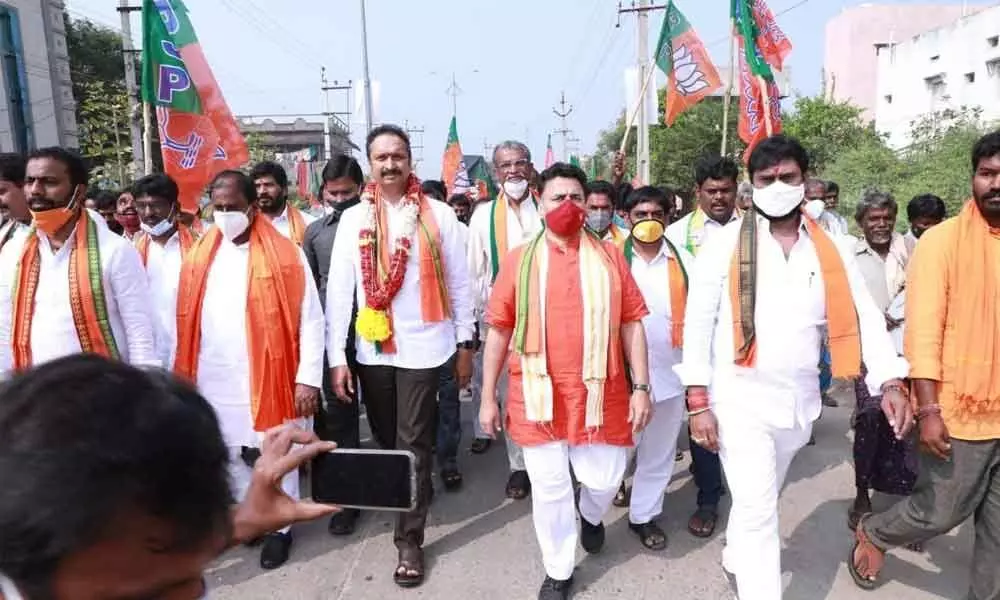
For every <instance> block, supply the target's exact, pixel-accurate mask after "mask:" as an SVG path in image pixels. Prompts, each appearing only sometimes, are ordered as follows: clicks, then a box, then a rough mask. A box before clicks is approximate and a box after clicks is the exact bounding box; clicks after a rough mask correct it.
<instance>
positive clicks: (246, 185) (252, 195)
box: [208, 169, 257, 204]
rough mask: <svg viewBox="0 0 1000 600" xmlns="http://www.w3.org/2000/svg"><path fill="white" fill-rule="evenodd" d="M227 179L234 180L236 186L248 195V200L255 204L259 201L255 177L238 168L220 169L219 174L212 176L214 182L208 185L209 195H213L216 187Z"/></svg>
mask: <svg viewBox="0 0 1000 600" xmlns="http://www.w3.org/2000/svg"><path fill="white" fill-rule="evenodd" d="M226 180H228V181H232V182H233V183H235V184H236V187H238V188H240V191H241V192H243V195H244V196H246V199H247V202H249V203H251V204H253V203H254V202H256V201H257V187H256V186H254V184H253V179H252V178H251V177H250V176H249V175H247V174H246V173H244V172H243V171H237V170H236V169H226V170H225V171H219V174H218V175H216V176H215V177H214V178H212V183H210V184H209V185H208V194H209V196H211V195H212V192H213V191H215V188H217V187H219V184H220V183H222V182H223V181H226Z"/></svg>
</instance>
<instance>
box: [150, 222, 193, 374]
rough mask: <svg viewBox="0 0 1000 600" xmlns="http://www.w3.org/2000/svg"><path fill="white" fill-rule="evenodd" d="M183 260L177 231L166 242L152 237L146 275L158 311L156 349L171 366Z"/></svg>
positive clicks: (163, 360)
mask: <svg viewBox="0 0 1000 600" xmlns="http://www.w3.org/2000/svg"><path fill="white" fill-rule="evenodd" d="M183 261H184V256H183V254H182V253H181V239H180V234H179V233H177V232H176V231H175V232H174V234H173V235H172V236H170V239H168V240H167V243H166V244H164V245H162V246H161V245H160V244H158V243H156V242H155V241H153V240H149V249H148V250H147V252H146V278H147V280H148V281H149V291H150V293H151V294H152V296H153V306H154V307H155V311H156V322H155V326H156V353H157V355H158V356H159V357H160V360H161V362H162V364H163V367H164V368H167V369H169V368H170V367H172V366H173V365H171V364H170V354H171V353H172V352H173V350H174V348H173V346H172V339H171V331H172V330H173V329H174V327H176V324H175V323H174V318H175V315H176V313H177V283H178V281H180V276H181V263H182V262H183Z"/></svg>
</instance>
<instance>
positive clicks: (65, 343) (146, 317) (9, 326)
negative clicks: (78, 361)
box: [0, 211, 160, 371]
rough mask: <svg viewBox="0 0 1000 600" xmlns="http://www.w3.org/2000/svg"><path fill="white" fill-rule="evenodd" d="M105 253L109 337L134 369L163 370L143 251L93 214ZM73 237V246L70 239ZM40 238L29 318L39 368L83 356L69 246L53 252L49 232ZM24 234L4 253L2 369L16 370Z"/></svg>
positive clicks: (0, 268)
mask: <svg viewBox="0 0 1000 600" xmlns="http://www.w3.org/2000/svg"><path fill="white" fill-rule="evenodd" d="M89 212H90V218H91V219H92V220H93V221H94V223H95V224H96V226H97V243H98V247H99V249H100V255H101V280H102V283H103V284H104V296H105V301H106V303H107V307H108V319H109V321H110V324H111V333H112V335H113V336H114V339H115V342H116V344H117V346H118V351H119V353H120V354H121V358H122V360H123V361H125V362H129V363H132V364H135V365H147V366H159V365H160V360H159V358H158V357H157V355H156V343H155V334H154V332H153V329H154V325H153V321H154V316H153V310H152V308H151V307H152V302H151V296H150V292H149V284H148V282H147V281H146V272H145V271H144V270H143V268H142V260H141V259H140V258H139V253H138V252H136V250H135V248H134V247H133V246H132V244H131V243H129V241H128V240H126V239H125V238H123V237H121V236H119V235H116V234H115V233H114V232H112V231H111V230H110V229H108V226H107V224H106V223H105V221H104V217H102V216H101V215H99V214H98V213H96V212H94V211H89ZM75 231H76V230H75V229H74V233H70V238H69V239H67V242H69V240H70V239H72V236H74V235H76V234H75ZM33 235H37V236H38V241H39V243H38V250H39V257H40V265H39V274H38V289H37V291H36V293H35V310H34V313H33V314H32V318H31V358H32V362H33V363H34V364H36V365H38V364H41V363H44V362H48V361H51V360H55V359H57V358H62V357H64V356H68V355H70V354H76V353H79V352H81V347H80V339H79V337H78V336H77V331H76V325H75V324H74V323H73V310H72V308H71V306H70V293H69V268H70V262H69V254H70V246H71V244H69V243H66V244H63V246H62V248H60V249H59V250H58V251H57V252H53V251H52V247H51V246H50V245H49V239H48V237H46V236H45V234H43V233H40V232H37V231H36V232H35V233H34V234H33ZM26 239H27V237H26V236H24V237H21V238H20V239H17V240H12V241H11V242H9V243H8V244H7V245H6V246H4V249H3V251H2V252H0V371H9V370H10V369H11V368H13V364H14V355H13V346H12V342H13V340H12V339H11V336H12V334H13V317H14V305H13V292H14V288H15V287H16V282H15V281H14V279H15V277H17V266H18V263H19V262H20V260H21V253H22V251H23V249H24V243H25V240H26Z"/></svg>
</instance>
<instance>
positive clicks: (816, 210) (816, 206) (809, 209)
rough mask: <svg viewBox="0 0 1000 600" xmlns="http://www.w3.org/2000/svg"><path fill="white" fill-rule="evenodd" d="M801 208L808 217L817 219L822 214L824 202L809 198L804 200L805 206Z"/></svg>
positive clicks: (824, 208)
mask: <svg viewBox="0 0 1000 600" xmlns="http://www.w3.org/2000/svg"><path fill="white" fill-rule="evenodd" d="M802 210H803V212H805V213H806V214H807V215H809V218H810V219H812V220H813V221H815V220H817V219H819V218H820V216H821V215H822V214H823V211H825V210H826V202H824V201H822V200H810V201H808V202H806V206H805V208H803V209H802Z"/></svg>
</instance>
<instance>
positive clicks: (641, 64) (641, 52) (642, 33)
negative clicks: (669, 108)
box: [618, 0, 666, 184]
mask: <svg viewBox="0 0 1000 600" xmlns="http://www.w3.org/2000/svg"><path fill="white" fill-rule="evenodd" d="M664 8H666V6H665V5H660V6H650V4H649V0H638V1H637V2H633V8H620V9H618V12H619V13H627V12H634V13H635V16H636V28H637V29H638V36H639V44H638V47H637V50H638V57H639V60H638V78H637V80H636V81H637V84H638V87H637V88H636V89H637V91H638V90H642V86H643V83H644V82H645V81H646V77H647V76H648V75H649V69H651V68H653V66H652V65H651V64H649V12H650V11H652V10H663V9H664ZM648 108H649V105H648V104H647V102H646V95H645V94H643V97H642V98H639V106H638V115H639V118H638V119H637V123H636V137H635V139H636V161H635V162H636V170H637V175H638V176H639V179H640V180H641V181H642V183H643V184H649V121H650V116H651V115H649V114H648V113H647V109H648Z"/></svg>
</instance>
